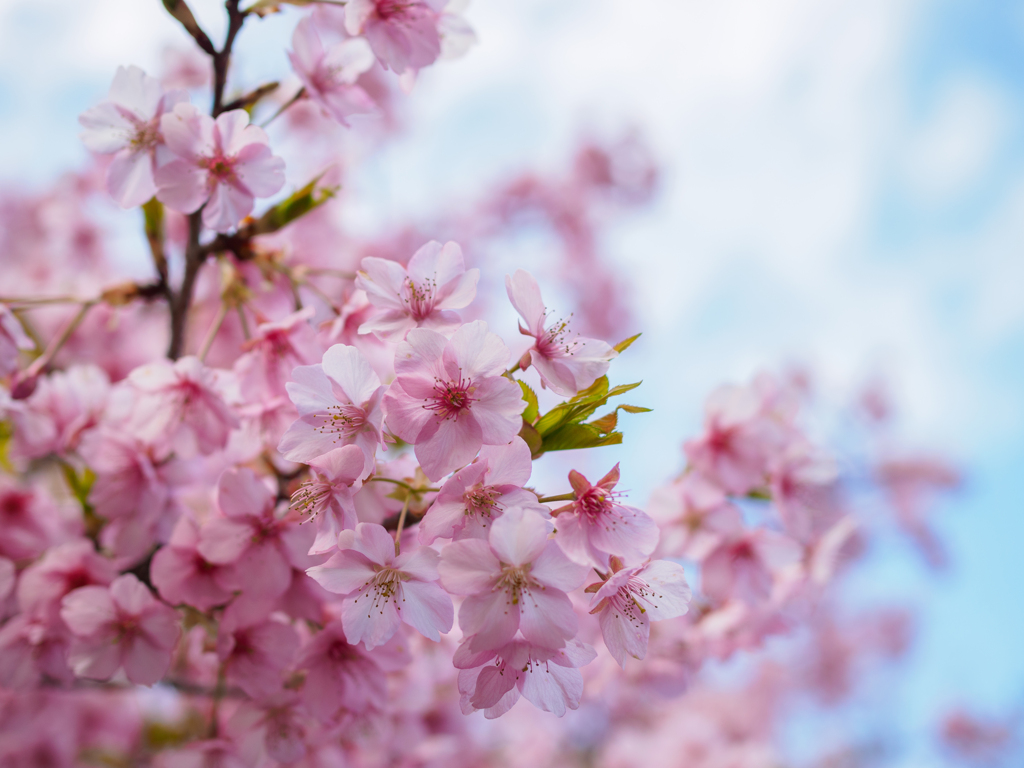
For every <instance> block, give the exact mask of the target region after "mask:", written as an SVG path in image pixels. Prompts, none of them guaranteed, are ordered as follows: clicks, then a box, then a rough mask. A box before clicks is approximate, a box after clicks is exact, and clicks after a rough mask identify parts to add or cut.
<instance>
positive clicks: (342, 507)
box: [292, 445, 364, 555]
mask: <svg viewBox="0 0 1024 768" xmlns="http://www.w3.org/2000/svg"><path fill="white" fill-rule="evenodd" d="M363 467H364V457H363V452H362V450H361V449H360V448H359V446H357V445H345V446H342V447H341V448H336V449H334V450H333V451H330V452H329V453H325V454H324V455H323V456H319V457H317V458H315V459H312V460H311V461H310V469H311V471H312V477H311V478H310V479H309V480H307V481H306V482H304V483H303V484H302V485H300V486H299V488H298V490H297V491H295V493H293V494H292V507H293V508H294V509H297V510H298V511H299V512H300V513H302V514H304V515H306V516H307V517H306V521H313V523H314V525H315V526H316V539H315V540H314V541H313V545H312V547H310V550H309V554H311V555H317V554H321V553H323V552H327V551H328V550H331V549H333V548H334V546H335V545H336V544H337V542H338V534H339V533H341V531H343V530H346V529H353V528H355V527H356V523H357V522H358V520H357V518H356V508H355V500H354V494H355V492H356V491H358V490H359V487H360V486H361V485H362V483H361V482H360V481H359V476H360V475H361V474H362V473H363Z"/></svg>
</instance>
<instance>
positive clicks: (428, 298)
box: [402, 277, 437, 320]
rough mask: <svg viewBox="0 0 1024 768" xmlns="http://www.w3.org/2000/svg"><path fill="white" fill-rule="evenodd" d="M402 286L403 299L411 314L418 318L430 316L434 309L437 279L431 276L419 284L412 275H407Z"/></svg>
mask: <svg viewBox="0 0 1024 768" xmlns="http://www.w3.org/2000/svg"><path fill="white" fill-rule="evenodd" d="M402 288H403V290H402V301H403V302H405V305H406V307H408V312H409V314H410V315H412V316H413V318H415V319H416V320H423V319H425V318H427V317H429V316H430V313H431V312H433V311H434V292H435V291H436V290H437V281H436V280H434V279H433V278H430V279H428V280H425V281H424V282H422V283H420V284H419V285H417V284H416V283H415V282H413V279H412V278H411V277H407V278H405V284H404V285H403V286H402Z"/></svg>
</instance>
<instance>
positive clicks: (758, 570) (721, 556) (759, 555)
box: [701, 528, 801, 603]
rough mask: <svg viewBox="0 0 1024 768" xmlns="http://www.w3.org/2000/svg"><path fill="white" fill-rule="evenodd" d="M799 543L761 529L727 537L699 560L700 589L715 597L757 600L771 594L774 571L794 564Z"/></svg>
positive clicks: (719, 598) (761, 599)
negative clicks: (700, 561)
mask: <svg viewBox="0 0 1024 768" xmlns="http://www.w3.org/2000/svg"><path fill="white" fill-rule="evenodd" d="M800 556H801V550H800V547H799V545H798V544H797V543H796V542H795V541H793V540H792V539H790V538H788V537H786V536H783V535H782V534H780V533H776V532H774V531H770V530H767V529H764V528H760V529H755V530H750V531H743V532H741V533H739V534H736V535H734V536H731V537H729V538H728V539H726V540H724V541H723V542H722V543H721V544H719V545H718V546H717V547H715V549H713V550H712V551H711V552H709V553H708V555H707V556H706V557H705V558H704V561H703V562H702V563H701V588H702V589H703V591H704V593H705V594H707V595H708V596H710V597H712V598H714V599H716V600H723V601H724V600H728V599H729V598H737V599H739V600H744V601H747V602H754V603H756V602H760V601H763V600H767V599H768V598H769V597H770V596H771V592H772V585H773V579H774V576H775V573H776V572H777V571H778V570H780V569H781V568H783V567H784V566H787V565H792V564H794V563H796V562H797V561H798V560H799V558H800Z"/></svg>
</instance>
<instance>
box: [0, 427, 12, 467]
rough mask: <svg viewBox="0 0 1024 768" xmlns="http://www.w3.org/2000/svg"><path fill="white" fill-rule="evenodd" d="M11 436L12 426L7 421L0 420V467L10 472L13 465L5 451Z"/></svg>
mask: <svg viewBox="0 0 1024 768" xmlns="http://www.w3.org/2000/svg"><path fill="white" fill-rule="evenodd" d="M12 437H14V429H13V427H11V425H10V423H9V422H6V421H0V468H3V469H4V470H6V471H7V472H11V473H13V472H14V467H13V466H12V465H11V460H10V457H9V456H8V455H7V451H8V448H9V447H10V444H11V438H12Z"/></svg>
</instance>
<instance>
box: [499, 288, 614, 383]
mask: <svg viewBox="0 0 1024 768" xmlns="http://www.w3.org/2000/svg"><path fill="white" fill-rule="evenodd" d="M505 290H506V291H507V292H508V298H509V300H510V301H511V302H512V306H514V307H515V308H516V311H517V312H518V313H519V314H520V316H521V317H522V318H523V320H525V321H526V327H525V328H523V326H522V325H520V326H519V332H520V333H522V334H523V335H525V336H532V337H533V339H534V344H533V347H532V348H531V349H530V351H529V355H530V358H529V359H530V363H531V364H532V365H533V367H534V368H536V369H537V373H539V374H540V377H541V381H542V382H543V383H544V385H545V386H547V387H548V388H550V389H551V390H553V391H554V392H557V393H558V394H559V395H562V396H563V397H572V396H573V395H575V394H576V393H577V392H579V391H580V390H584V389H586V388H587V387H589V386H590V385H592V384H593V383H594V382H595V381H597V380H598V379H599V378H600V377H601V376H604V374H605V373H606V372H607V370H608V364H609V363H610V362H611V361H612V360H613V359H614V358H615V357H616V356H617V355H618V352H616V351H615V350H614V349H612V347H611V345H610V344H608V343H607V342H604V341H599V340H597V339H587V338H583V337H581V336H578V335H575V334H573V332H572V330H571V328H570V326H569V320H568V319H567V320H557V321H555V322H554V323H552V324H551V325H548V326H545V321H546V319H547V314H548V310H547V308H546V307H545V306H544V300H543V299H542V298H541V295H540V287H539V286H538V285H537V281H536V280H534V279H533V275H531V274H530V273H529V272H526V271H524V270H522V269H519V270H516V273H515V275H513V276H511V277H510V276H508V275H506V276H505Z"/></svg>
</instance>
